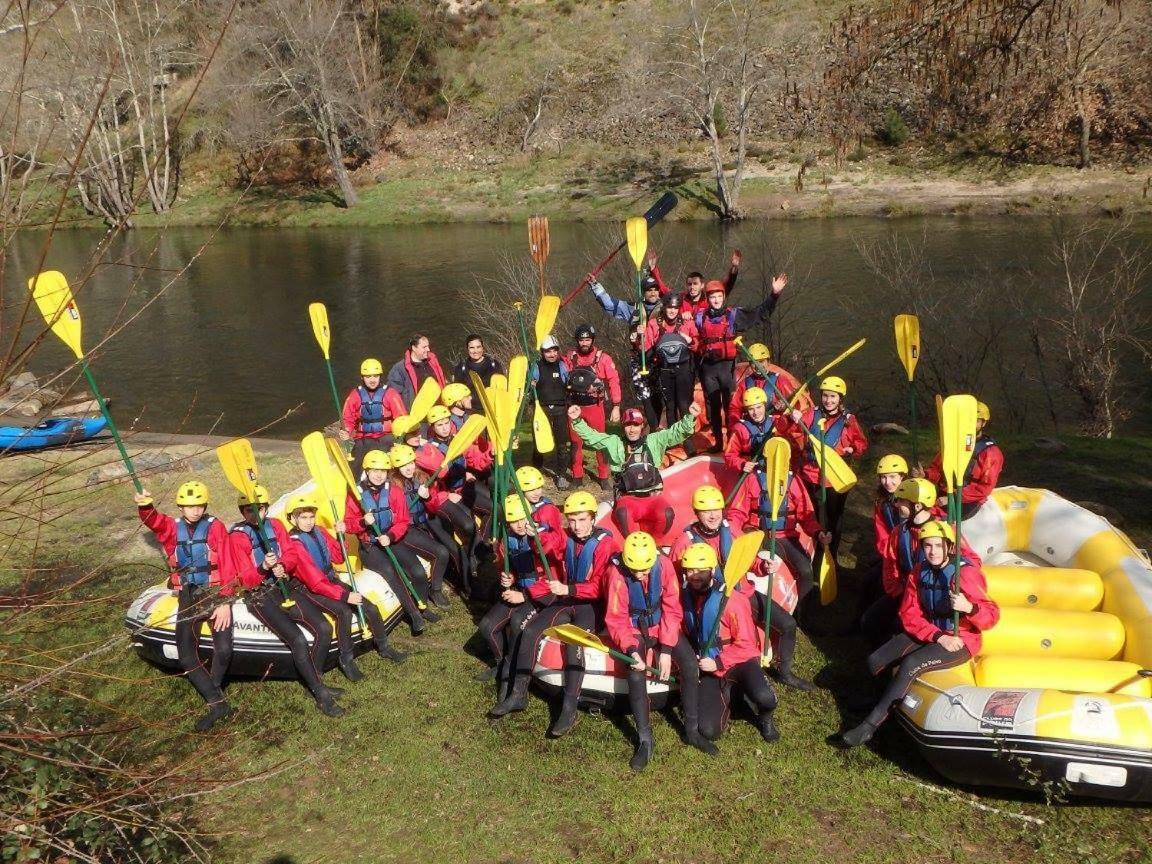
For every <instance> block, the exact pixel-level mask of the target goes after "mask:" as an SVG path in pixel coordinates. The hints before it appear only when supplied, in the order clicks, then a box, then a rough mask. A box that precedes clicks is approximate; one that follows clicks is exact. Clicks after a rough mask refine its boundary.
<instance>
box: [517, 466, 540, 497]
mask: <svg viewBox="0 0 1152 864" xmlns="http://www.w3.org/2000/svg"><path fill="white" fill-rule="evenodd" d="M516 482H517V483H519V484H520V489H521V490H522V491H524V492H535V491H536V490H537V489H543V488H544V475H543V474H541V473H540V470H539V469H538V468H535V467H533V466H532V465H525V466H524V467H523V468H517V469H516Z"/></svg>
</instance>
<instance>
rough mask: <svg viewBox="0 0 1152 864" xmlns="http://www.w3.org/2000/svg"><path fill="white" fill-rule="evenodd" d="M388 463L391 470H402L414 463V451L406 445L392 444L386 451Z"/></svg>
mask: <svg viewBox="0 0 1152 864" xmlns="http://www.w3.org/2000/svg"><path fill="white" fill-rule="evenodd" d="M388 461H389V462H391V463H392V467H393V468H403V467H404V466H405V465H407V464H408V463H409V462H415V461H416V451H415V450H413V449H412V448H411V447H409V446H408V445H407V444H393V445H392V449H391V450H389V451H388Z"/></svg>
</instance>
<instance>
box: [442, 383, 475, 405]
mask: <svg viewBox="0 0 1152 864" xmlns="http://www.w3.org/2000/svg"><path fill="white" fill-rule="evenodd" d="M471 395H472V391H471V390H469V389H468V385H467V384H461V383H459V382H458V381H454V382H452V383H451V384H448V385H446V386H445V387H444V389H443V390H442V391H441V392H440V403H441V404H442V405H444V406H446V407H451V406H453V405H455V404H456V403H457V402H462V401H464V400H465V399H467V398H468V397H469V396H471Z"/></svg>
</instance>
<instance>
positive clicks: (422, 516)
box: [384, 444, 460, 609]
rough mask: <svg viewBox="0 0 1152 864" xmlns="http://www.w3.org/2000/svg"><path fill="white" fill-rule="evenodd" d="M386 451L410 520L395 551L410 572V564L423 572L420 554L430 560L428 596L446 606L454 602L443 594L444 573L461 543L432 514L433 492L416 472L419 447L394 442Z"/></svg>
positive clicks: (419, 571) (393, 479)
mask: <svg viewBox="0 0 1152 864" xmlns="http://www.w3.org/2000/svg"><path fill="white" fill-rule="evenodd" d="M385 455H386V457H387V458H386V460H385V463H384V464H389V465H391V466H392V468H391V471H392V473H391V475H390V476H391V480H392V482H393V483H395V484H396V485H397V486H399V487H400V489H401V490H402V491H403V492H404V500H405V501H406V502H407V504H408V519H409V520H410V521H409V523H408V530H407V531H406V532H405V533H404V537H403V538H401V540H400V543H399V544H398V545H397V546H396V547H395V549H394V550H393V551H394V552H395V554H396V558H397V560H398V561H400V562H401V566H402V567H404V568H405V572H406V573H407V572H410V570H409V567H411V568H412V569H414V570H415V572H416V573H417V574H420V573H423V572H424V566H423V564H422V563H420V561H419V560H418V559H417V556H419V558H420V559H423V560H424V561H428V562H429V563H430V565H431V568H430V570H429V573H428V588H429V595H428V597H429V599H430V600H431V601H432V602H433V603H434V604H435V605H436V606H437V607H438V608H440V609H447V608H448V607H449V605H451V604H449V602H448V598H447V597H446V596H445V595H444V577H445V576H447V574H448V568H449V567H450V566H451V565H452V561H453V558H454V557H455V556H456V555H458V554H460V544H458V543H457V542H456V538H455V537H453V536H452V532H451V531H450V530H448V529H447V528H445V527H444V526H443V525H442V524H441V523H440V521H439V520H437V519H433V518H431V514H430V513H429V511H428V506H427V505H428V502H429V500H430V499H431V497H432V493H431V492H430V491H429V489H428V488H427V487H426V486H425V485H424V484H423V481H422V480H421V479H420V478H419V477H417V476H416V471H417V466H416V451H415V450H413V449H412V448H411V447H409V446H408V445H407V444H393V445H392V449H391V450H389V451H388V453H387V454H385Z"/></svg>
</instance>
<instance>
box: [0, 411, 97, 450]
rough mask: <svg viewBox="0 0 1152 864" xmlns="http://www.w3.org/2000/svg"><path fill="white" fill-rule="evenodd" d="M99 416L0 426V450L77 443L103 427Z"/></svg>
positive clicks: (93, 435) (30, 448) (53, 418)
mask: <svg viewBox="0 0 1152 864" xmlns="http://www.w3.org/2000/svg"><path fill="white" fill-rule="evenodd" d="M107 425H108V421H107V420H105V419H104V418H103V417H95V418H79V417H49V418H48V419H47V420H45V421H44V422H42V423H38V424H37V425H35V426H0V453H4V452H7V451H13V450H19V451H25V450H41V449H43V448H45V447H61V446H63V445H65V444H78V443H80V442H81V441H87V440H88V439H89V438H94V437H95V436H97V435H99V434H100V433H101V432H103V431H104V429H105V427H106V426H107Z"/></svg>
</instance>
